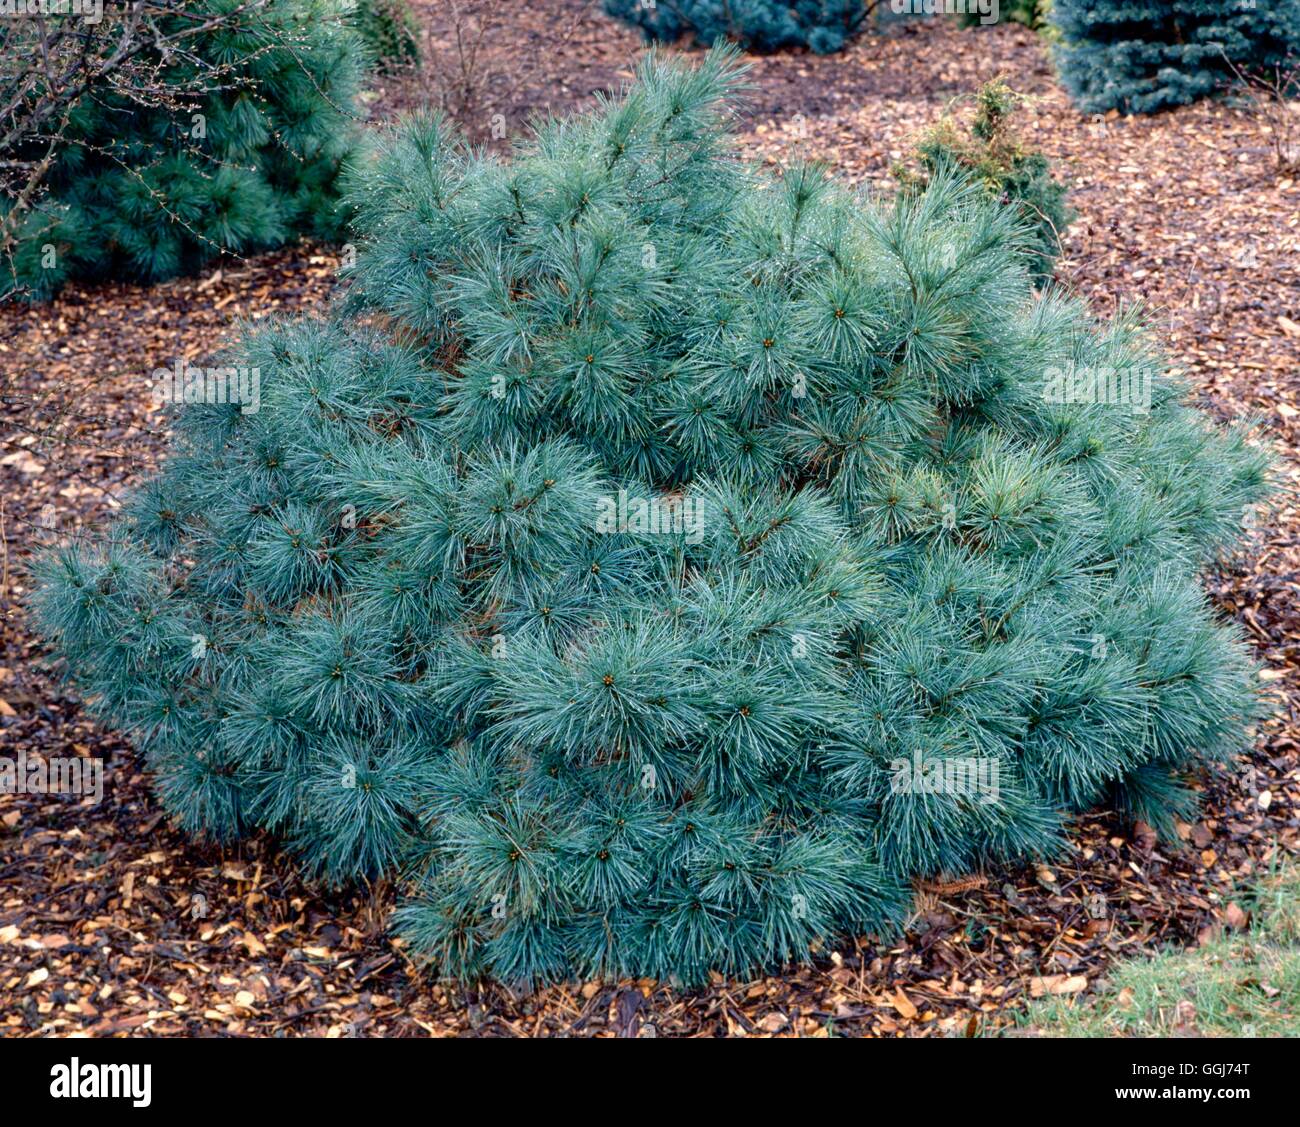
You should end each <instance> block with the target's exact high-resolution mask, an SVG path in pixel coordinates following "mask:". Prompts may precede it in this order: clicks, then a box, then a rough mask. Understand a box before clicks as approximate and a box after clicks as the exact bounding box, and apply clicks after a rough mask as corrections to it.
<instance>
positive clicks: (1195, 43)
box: [1052, 0, 1300, 114]
mask: <svg viewBox="0 0 1300 1127" xmlns="http://www.w3.org/2000/svg"><path fill="white" fill-rule="evenodd" d="M1052 20H1053V22H1054V23H1055V26H1056V28H1057V29H1058V31H1059V32H1060V38H1061V40H1062V42H1061V45H1060V48H1059V51H1058V67H1059V70H1060V75H1061V81H1062V82H1063V83H1064V84H1065V87H1066V89H1067V90H1068V91H1069V92H1070V95H1071V96H1072V97H1073V98H1074V100H1075V101H1076V102H1077V103H1078V105H1079V107H1080V108H1081V109H1083V110H1085V111H1087V112H1088V113H1104V112H1106V111H1108V110H1119V111H1120V113H1126V114H1127V113H1153V112H1155V111H1156V110H1162V109H1167V108H1169V107H1170V106H1179V105H1185V104H1187V103H1189V102H1194V101H1196V100H1197V99H1199V98H1205V97H1208V96H1209V95H1211V94H1214V93H1216V92H1218V91H1220V90H1222V89H1223V88H1224V87H1225V86H1226V85H1228V84H1229V83H1231V82H1233V81H1234V80H1235V79H1236V78H1237V77H1238V75H1239V74H1240V73H1243V72H1246V73H1248V72H1251V71H1255V70H1259V71H1264V72H1276V71H1278V70H1281V69H1286V68H1288V67H1292V68H1294V65H1295V61H1296V56H1297V53H1300V0H1249V2H1246V0H1142V2H1141V3H1135V2H1134V0H1055V6H1054V8H1053V10H1052Z"/></svg>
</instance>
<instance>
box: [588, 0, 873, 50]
mask: <svg viewBox="0 0 1300 1127" xmlns="http://www.w3.org/2000/svg"><path fill="white" fill-rule="evenodd" d="M871 10H872V5H871V4H869V3H867V0H605V11H606V12H608V13H609V14H610V15H611V16H613V17H614V18H615V19H620V20H623V21H624V22H625V23H630V24H635V25H636V26H637V27H639V28H640V29H641V31H642V32H643V33H644V34H645V36H646V38H647V39H654V40H660V41H663V42H668V43H671V42H673V41H675V40H677V39H680V38H682V37H683V36H687V35H689V36H691V37H692V38H693V39H694V41H695V42H696V43H699V44H703V45H705V46H708V45H711V44H714V43H721V42H723V41H728V40H729V41H731V42H735V43H739V44H741V45H742V46H744V47H747V48H749V49H751V50H754V51H779V50H780V49H781V48H783V47H808V48H809V49H810V50H812V51H814V52H815V53H816V54H818V55H829V54H832V53H833V52H835V51H840V50H843V48H844V47H845V45H846V44H847V43H848V41H849V40H850V39H852V38H853V37H854V36H855V35H857V34H858V32H859V31H861V30H862V28H863V26H864V24H865V23H866V22H867V17H868V16H869V15H870V14H871Z"/></svg>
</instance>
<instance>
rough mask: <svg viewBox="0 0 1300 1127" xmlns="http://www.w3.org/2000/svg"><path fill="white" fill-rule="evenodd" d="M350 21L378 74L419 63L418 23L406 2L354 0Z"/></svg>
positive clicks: (396, 71)
mask: <svg viewBox="0 0 1300 1127" xmlns="http://www.w3.org/2000/svg"><path fill="white" fill-rule="evenodd" d="M352 21H353V23H354V25H355V26H356V29H357V31H358V33H359V34H360V35H361V38H362V40H363V41H364V42H365V44H366V47H367V48H368V49H369V51H370V57H371V58H372V59H373V60H374V62H375V65H376V68H377V69H378V70H379V71H380V72H381V73H384V74H394V73H398V72H400V71H402V70H404V69H407V68H409V67H412V66H414V65H415V64H416V63H418V62H419V61H420V23H419V20H417V19H416V16H415V12H414V11H413V10H412V8H411V5H410V4H409V3H407V0H356V6H355V8H354V9H353V15H352Z"/></svg>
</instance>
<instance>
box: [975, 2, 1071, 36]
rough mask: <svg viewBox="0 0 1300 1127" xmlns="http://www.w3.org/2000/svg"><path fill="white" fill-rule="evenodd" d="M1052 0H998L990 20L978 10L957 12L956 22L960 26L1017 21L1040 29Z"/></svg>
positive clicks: (1045, 19)
mask: <svg viewBox="0 0 1300 1127" xmlns="http://www.w3.org/2000/svg"><path fill="white" fill-rule="evenodd" d="M1051 7H1052V0H999V3H998V5H997V12H996V13H995V14H994V18H993V19H992V20H991V21H990V20H989V18H988V16H985V15H981V14H980V13H979V12H959V13H958V14H957V22H958V23H959V24H961V26H962V27H983V26H985V25H986V24H987V23H989V22H992V23H1018V24H1023V25H1024V26H1025V27H1027V28H1029V29H1031V30H1032V31H1041V30H1042V29H1043V28H1044V27H1045V26H1046V25H1047V21H1048V15H1049V13H1050V11H1051Z"/></svg>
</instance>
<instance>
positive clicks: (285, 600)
mask: <svg viewBox="0 0 1300 1127" xmlns="http://www.w3.org/2000/svg"><path fill="white" fill-rule="evenodd" d="M737 82H738V72H737V68H736V66H735V60H734V58H733V57H732V55H731V54H729V53H727V52H722V53H716V52H715V53H711V54H709V55H708V56H707V57H706V58H705V60H704V61H703V62H702V63H701V65H699V66H698V67H695V68H693V69H692V68H687V67H684V66H680V65H675V64H670V63H668V62H665V61H664V60H662V59H661V58H659V57H658V56H656V55H654V54H651V55H650V56H649V57H648V58H647V60H646V61H645V62H644V64H643V65H642V67H641V69H640V73H639V76H638V79H637V81H636V82H635V83H634V85H632V87H631V88H630V89H629V90H628V92H627V93H626V95H625V96H623V97H620V98H618V99H617V100H610V101H608V102H607V103H605V104H604V105H602V106H601V107H600V108H599V110H598V111H597V112H595V113H593V114H591V115H590V116H586V117H578V118H572V119H567V120H561V121H554V122H551V123H549V124H546V125H544V126H542V127H540V128H539V131H538V133H537V135H536V137H535V139H534V140H533V141H532V142H531V143H530V144H529V145H528V146H527V147H526V148H523V149H522V150H521V151H520V152H519V153H518V154H517V155H516V156H515V157H514V159H513V160H510V161H507V162H499V161H497V160H496V159H494V158H489V157H487V156H484V155H482V154H479V153H476V152H474V151H472V150H470V149H469V148H467V147H465V146H463V145H462V144H460V143H459V142H458V141H457V139H456V137H455V135H454V134H453V132H452V130H451V129H450V127H449V126H448V125H447V124H446V122H445V121H443V120H441V119H439V118H438V117H436V116H416V117H414V118H412V119H411V120H409V121H407V122H406V123H405V124H403V125H401V126H400V127H398V128H396V129H395V130H394V131H393V132H392V133H391V134H389V135H387V136H385V137H384V139H383V140H382V142H381V143H379V144H378V146H377V149H376V151H375V153H374V155H373V157H372V159H370V160H369V161H368V162H366V163H365V165H364V166H363V168H362V170H361V171H360V172H359V174H358V175H359V179H358V182H357V184H356V187H355V193H354V195H355V198H356V200H357V203H358V206H359V208H360V223H361V225H362V227H363V229H364V230H365V231H366V232H367V235H366V237H365V239H364V241H363V249H362V253H361V254H360V256H359V258H358V261H357V264H356V266H355V268H354V270H353V271H352V275H351V290H350V301H351V302H352V304H353V306H354V307H355V308H354V309H352V310H350V311H348V310H345V311H344V312H343V313H340V314H339V316H338V317H337V318H336V319H333V320H326V321H302V322H297V323H288V324H280V325H276V326H272V327H261V328H258V329H257V330H256V331H253V332H251V333H250V334H248V335H247V337H246V339H244V341H243V343H242V344H241V345H240V346H239V348H238V355H237V362H238V363H239V364H241V365H242V366H244V367H246V368H248V369H250V370H256V371H257V372H258V373H259V374H260V381H261V382H260V387H261V392H260V404H259V409H258V410H256V411H248V410H244V409H243V407H244V406H246V404H245V405H243V406H240V405H232V404H229V403H227V404H216V405H209V404H204V403H199V402H196V403H191V404H185V405H184V406H182V407H180V408H177V409H176V410H175V414H174V420H173V425H174V446H173V448H172V452H171V455H170V457H169V458H168V459H167V461H166V463H165V465H164V467H163V470H162V472H161V474H160V475H159V476H158V477H157V478H156V479H154V480H152V481H150V482H148V483H147V484H145V485H144V486H143V487H142V488H141V489H140V490H139V492H138V493H137V494H136V495H135V497H134V500H133V501H132V502H131V504H130V505H129V507H128V511H127V514H126V517H125V520H124V523H122V524H121V525H120V526H119V528H118V529H117V530H116V531H115V532H114V533H111V534H108V535H106V536H105V538H104V539H102V540H101V541H100V542H98V543H97V544H90V545H84V544H83V545H80V546H76V547H70V548H68V549H66V550H63V551H59V552H57V553H55V554H53V555H50V556H48V557H46V558H45V559H43V560H42V562H41V563H40V565H39V569H40V572H41V582H40V587H39V594H38V595H37V597H36V608H37V612H38V615H39V620H40V622H42V623H43V624H44V629H45V630H46V631H47V633H48V635H49V637H50V638H51V639H53V641H54V643H55V644H56V646H57V648H58V650H59V652H60V653H61V654H62V656H63V659H64V660H65V661H66V665H67V668H68V670H69V672H70V674H71V676H72V677H73V678H74V680H75V682H76V683H77V684H78V685H79V686H80V687H81V690H82V692H83V693H85V694H86V697H87V699H88V700H90V701H92V702H93V703H94V707H95V708H96V709H97V711H98V712H99V714H100V715H101V716H103V717H104V718H105V720H106V721H108V722H109V723H113V724H116V725H119V726H121V727H122V728H124V729H126V730H128V731H130V732H131V733H133V734H134V736H135V738H136V740H137V742H138V745H139V746H140V747H141V748H142V749H143V752H144V755H145V758H146V761H147V763H148V766H149V768H150V769H151V771H152V772H153V775H154V777H155V778H156V780H157V788H158V792H159V794H160V796H161V799H162V802H163V804H164V806H165V807H166V809H167V810H168V811H170V812H171V813H172V814H173V815H174V816H175V818H176V819H177V820H178V821H179V822H180V824H181V825H183V826H184V827H185V828H186V829H187V830H189V831H191V832H194V833H203V834H207V835H210V836H211V837H214V838H217V839H222V840H231V839H234V838H237V837H239V836H240V835H243V834H247V833H249V832H251V831H253V830H255V829H259V828H260V829H265V830H268V831H271V832H273V833H275V834H278V835H280V837H281V838H282V839H283V840H285V841H287V842H290V843H292V845H293V846H294V847H295V848H296V849H297V851H298V852H299V853H300V855H301V857H302V859H303V863H304V864H305V866H306V867H307V869H308V870H309V871H310V872H312V873H314V874H318V875H319V876H321V877H323V878H327V879H329V880H333V881H345V880H350V879H355V878H360V877H363V876H367V875H376V874H383V873H390V874H391V873H397V874H401V875H402V877H403V878H404V880H405V882H406V885H407V887H408V889H409V894H408V895H407V897H406V899H405V901H404V903H403V904H402V905H401V906H400V908H399V910H398V919H397V926H398V927H399V928H400V930H401V932H402V933H403V934H404V935H405V936H406V937H408V939H409V941H410V943H411V945H412V947H413V949H414V950H416V951H418V952H420V953H421V954H423V955H425V956H427V957H428V958H430V959H431V960H432V961H433V963H434V964H436V966H437V967H438V968H439V970H440V972H441V973H443V974H446V975H450V976H455V977H457V978H461V979H472V978H477V977H480V976H494V977H496V978H497V979H500V980H504V981H508V982H512V983H537V982H545V981H553V980H557V979H562V978H564V977H566V976H569V975H615V974H635V975H651V976H657V977H663V978H668V977H671V978H676V979H677V980H680V981H682V982H686V983H690V982H698V981H699V980H701V979H702V978H703V977H705V976H706V975H707V974H708V973H709V972H710V971H719V972H724V973H735V974H740V973H744V972H747V971H751V970H753V969H754V968H758V967H771V966H776V965H779V964H782V963H784V962H786V961H790V960H795V961H800V960H806V959H808V958H809V957H810V950H812V949H814V948H815V946H816V945H817V944H818V943H820V944H822V945H823V946H824V945H825V944H828V943H831V942H833V941H835V940H836V939H837V938H838V937H843V936H845V935H854V934H863V933H868V932H873V931H876V932H879V931H880V930H882V929H885V928H887V927H888V926H889V925H890V923H891V921H893V920H895V919H897V917H898V914H899V912H900V910H902V909H903V908H904V906H905V903H906V889H907V886H908V883H909V882H910V881H911V880H913V879H914V878H917V877H923V876H926V875H933V874H940V873H946V874H963V873H968V872H970V871H971V869H972V867H974V866H980V865H992V864H998V863H1003V862H1007V861H1009V860H1013V859H1015V858H1020V857H1029V856H1035V857H1036V856H1045V855H1049V854H1050V853H1051V852H1052V851H1053V850H1054V849H1056V848H1057V847H1058V845H1059V843H1060V842H1061V840H1062V821H1063V818H1064V817H1065V816H1066V815H1067V814H1068V812H1070V811H1075V810H1083V809H1087V808H1091V807H1094V806H1097V805H1098V804H1111V805H1112V806H1115V807H1118V808H1120V809H1122V810H1125V811H1128V812H1131V813H1132V814H1133V815H1136V816H1140V817H1141V818H1143V819H1145V820H1146V821H1148V822H1150V823H1152V824H1154V825H1156V826H1157V827H1160V826H1168V825H1169V824H1170V822H1171V820H1172V818H1173V817H1174V816H1175V815H1178V814H1185V813H1186V811H1187V809H1188V802H1189V798H1190V795H1191V791H1190V790H1189V788H1188V786H1187V777H1188V775H1189V773H1191V772H1193V771H1195V770H1196V769H1197V768H1198V767H1199V766H1200V765H1202V764H1204V763H1206V762H1207V761H1209V760H1212V759H1213V758H1215V757H1216V756H1221V755H1223V754H1224V753H1227V752H1231V751H1232V750H1234V749H1235V748H1237V747H1238V746H1239V744H1240V741H1241V739H1242V723H1243V720H1244V719H1245V718H1246V717H1247V716H1248V714H1249V713H1250V711H1251V709H1252V699H1253V698H1252V693H1251V691H1250V688H1249V684H1248V679H1249V674H1250V672H1251V669H1250V664H1249V661H1248V659H1247V656H1246V654H1245V652H1244V649H1243V646H1242V644H1241V643H1240V641H1239V640H1238V638H1237V637H1236V635H1235V634H1234V632H1233V631H1232V630H1231V629H1230V628H1229V627H1228V626H1226V625H1224V624H1222V623H1220V622H1218V621H1216V618H1215V616H1214V614H1213V613H1212V612H1211V610H1210V609H1209V608H1208V607H1207V605H1206V600H1205V598H1204V597H1203V595H1202V592H1201V590H1200V588H1199V586H1198V582H1197V575H1198V571H1199V570H1200V569H1201V567H1202V565H1203V564H1204V563H1205V562H1206V560H1207V559H1208V558H1209V557H1210V556H1211V555H1212V554H1213V553H1214V552H1216V550H1218V549H1220V548H1221V547H1223V546H1225V545H1227V544H1229V543H1231V542H1232V540H1233V538H1234V536H1235V534H1236V531H1237V528H1238V525H1239V521H1240V516H1241V511H1242V508H1243V506H1244V505H1246V504H1247V503H1248V502H1251V501H1252V499H1253V498H1255V497H1256V496H1257V494H1258V492H1259V490H1260V489H1261V482H1262V481H1263V479H1264V476H1265V467H1264V464H1263V461H1262V459H1261V457H1260V456H1259V455H1258V454H1257V452H1256V451H1255V450H1254V448H1253V447H1252V446H1251V445H1250V443H1249V441H1248V438H1247V436H1246V435H1244V434H1241V433H1237V432H1233V431H1225V430H1220V429H1218V428H1216V427H1215V426H1213V425H1211V423H1210V422H1209V421H1208V420H1207V419H1206V418H1205V417H1204V416H1203V415H1202V414H1201V413H1200V412H1199V411H1197V410H1195V409H1194V408H1192V407H1191V406H1188V405H1187V404H1186V403H1185V402H1184V399H1183V394H1182V392H1181V390H1180V388H1179V387H1178V385H1177V384H1176V383H1175V382H1174V381H1173V380H1172V379H1171V378H1170V377H1169V376H1167V375H1166V374H1165V373H1164V371H1163V368H1162V363H1161V360H1160V357H1159V355H1158V354H1157V353H1156V352H1154V351H1153V350H1152V349H1151V348H1150V347H1149V345H1148V344H1147V342H1146V339H1145V337H1144V335H1143V333H1142V331H1141V327H1140V326H1139V325H1138V324H1137V323H1135V322H1134V321H1133V320H1131V319H1121V320H1119V321H1115V322H1109V323H1105V322H1098V321H1095V320H1093V319H1092V318H1091V317H1090V316H1089V314H1088V312H1087V310H1086V308H1085V307H1084V306H1083V305H1082V304H1081V303H1079V302H1077V301H1073V300H1069V299H1067V298H1065V297H1062V296H1059V295H1056V294H1050V295H1048V296H1036V295H1035V294H1034V292H1033V290H1032V288H1031V286H1030V283H1029V281H1028V278H1027V275H1026V272H1025V269H1024V265H1023V256H1022V254H1021V251H1020V248H1019V246H1018V243H1017V240H1018V239H1019V238H1020V230H1019V228H1018V227H1017V225H1016V223H1015V221H1014V218H1013V217H1012V216H1010V215H1008V213H1007V212H1006V211H1005V210H1004V209H1001V208H998V207H997V206H995V205H994V204H991V203H990V202H989V201H988V199H987V197H986V196H985V195H984V193H983V192H982V191H981V190H979V189H978V188H973V187H971V186H969V185H967V184H966V183H964V182H962V181H959V180H954V179H951V178H944V177H943V176H938V177H936V179H935V181H934V182H933V183H932V184H931V185H930V187H929V189H928V190H927V191H926V192H924V193H922V194H920V195H919V196H915V197H908V198H904V199H902V200H901V201H898V202H896V203H893V204H889V205H879V204H876V203H874V202H872V201H870V200H868V199H863V198H857V197H855V196H854V195H852V194H851V193H850V192H849V191H847V190H846V189H844V188H842V187H840V186H838V185H837V184H836V183H835V182H834V181H833V180H831V179H830V178H828V177H827V176H826V175H824V174H823V173H822V172H821V171H819V170H817V169H815V168H801V167H795V168H789V169H787V170H785V172H784V175H783V176H781V177H780V178H772V177H771V176H768V175H765V174H763V173H761V172H760V171H758V170H755V169H752V168H750V167H748V166H747V165H745V164H744V163H743V162H742V161H741V160H740V159H739V155H738V153H737V150H736V148H735V147H734V146H733V145H732V144H731V143H730V142H729V140H728V133H729V129H730V122H731V118H730V116H729V110H728V107H729V106H730V105H731V104H732V100H733V97H734V90H735V87H736V85H737ZM1094 377H1095V378H1094ZM194 398H196V399H197V398H201V397H199V396H195V397H194Z"/></svg>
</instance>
